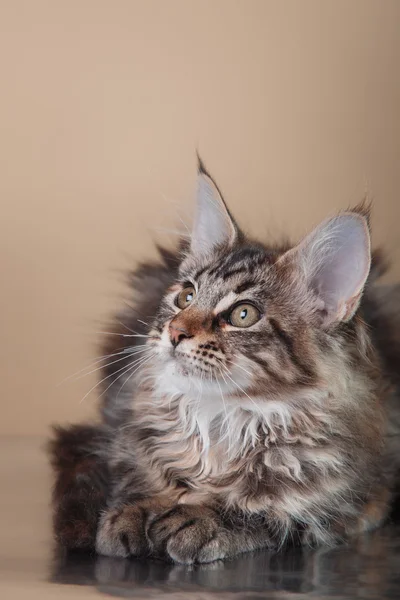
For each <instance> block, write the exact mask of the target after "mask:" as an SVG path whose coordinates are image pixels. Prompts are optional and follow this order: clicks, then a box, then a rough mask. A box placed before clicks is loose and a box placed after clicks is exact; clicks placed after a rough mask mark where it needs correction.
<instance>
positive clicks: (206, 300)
mask: <svg viewBox="0 0 400 600" xmlns="http://www.w3.org/2000/svg"><path fill="white" fill-rule="evenodd" d="M278 258H279V253H276V254H274V253H271V252H268V251H267V250H266V249H264V248H263V247H262V246H256V245H252V244H246V245H241V246H239V247H237V248H234V249H231V250H230V251H229V252H222V253H221V252H217V253H216V256H214V257H213V259H212V260H211V261H201V260H198V259H197V258H196V257H195V256H192V255H191V256H189V257H188V258H187V259H186V260H185V261H184V262H183V264H182V266H181V269H180V273H179V280H178V281H177V282H176V283H175V284H174V285H173V286H171V288H169V290H168V291H167V294H166V295H165V297H164V299H163V301H162V304H161V307H160V310H159V315H158V318H157V332H155V336H156V339H155V340H154V341H152V342H151V343H154V345H155V346H156V350H157V354H156V358H155V360H156V361H158V363H159V368H161V369H162V370H164V372H165V373H166V374H168V375H169V379H170V380H171V379H172V380H173V381H174V382H175V385H176V387H177V388H178V389H180V388H181V389H182V390H184V389H186V387H187V382H185V381H184V380H185V379H190V380H192V383H193V380H194V381H197V382H198V384H200V382H202V383H203V384H205V383H206V382H207V385H208V388H209V389H212V388H213V387H214V388H216V391H218V386H219V385H221V386H223V389H224V390H227V389H228V390H231V391H232V392H233V391H234V390H236V392H239V393H241V389H240V388H242V389H244V390H247V391H249V390H251V391H252V392H257V393H265V392H266V391H267V390H268V392H269V393H274V392H276V393H279V392H280V391H282V386H284V387H287V386H290V385H306V384H308V385H310V384H311V383H312V382H313V381H314V379H315V377H316V373H315V365H314V359H313V356H314V355H315V352H316V348H315V343H314V334H315V332H314V329H313V328H312V327H307V326H306V323H305V317H306V316H307V311H306V312H305V311H304V310H303V311H302V310H301V308H300V307H299V306H298V304H299V303H298V302H295V297H296V295H298V294H299V293H300V290H297V289H296V285H295V282H293V273H291V272H286V273H285V272H284V271H285V269H284V268H283V267H281V266H280V265H279V261H278V263H277V259H278ZM308 316H309V319H310V320H311V318H312V317H311V315H308ZM310 320H309V324H310V325H311V323H310Z"/></svg>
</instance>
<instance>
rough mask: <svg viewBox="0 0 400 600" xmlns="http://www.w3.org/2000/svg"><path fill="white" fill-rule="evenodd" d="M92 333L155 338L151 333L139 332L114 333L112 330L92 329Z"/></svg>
mask: <svg viewBox="0 0 400 600" xmlns="http://www.w3.org/2000/svg"><path fill="white" fill-rule="evenodd" d="M93 333H98V334H100V335H118V336H120V337H128V338H131V337H139V338H147V339H155V337H154V336H152V335H145V334H143V335H142V334H140V333H115V332H114V331H94V332H93Z"/></svg>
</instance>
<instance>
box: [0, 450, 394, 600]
mask: <svg viewBox="0 0 400 600" xmlns="http://www.w3.org/2000/svg"><path fill="white" fill-rule="evenodd" d="M42 447H43V443H42V442H41V441H39V440H37V439H28V438H2V439H0V486H1V488H0V531H1V538H0V539H1V545H0V598H1V600H13V599H14V598H15V599H19V598H29V599H31V598H37V599H40V600H46V599H47V598H49V599H58V598H71V599H72V598H73V599H74V600H81V599H85V598H92V597H94V596H95V595H97V596H98V597H102V596H103V597H104V596H108V597H124V598H136V599H141V598H142V599H145V598H146V599H147V598H160V597H161V596H167V597H170V598H177V599H178V600H179V599H186V598H187V599H189V600H190V599H191V600H206V599H217V598H221V599H222V600H224V599H232V600H233V599H236V600H241V599H243V600H256V599H258V598H266V599H268V598H276V599H278V598H279V599H281V600H286V599H290V600H297V599H306V598H324V599H326V598H336V599H348V598H376V599H385V598H399V597H400V526H399V525H395V524H389V525H387V526H386V527H385V528H383V529H382V530H380V531H378V532H375V533H374V534H371V535H369V536H366V537H364V538H362V539H359V540H357V541H356V542H354V543H353V544H352V545H350V546H346V547H341V548H335V549H332V550H318V551H316V550H309V549H307V550H303V551H302V550H291V551H287V552H285V553H281V554H277V555H275V554H272V553H268V552H259V553H256V554H247V555H244V556H241V557H239V558H237V559H235V560H232V561H229V562H225V563H223V562H219V563H214V564H211V565H206V566H202V567H200V566H199V567H193V568H187V567H183V566H174V565H168V564H165V563H162V562H155V561H146V562H140V561H133V560H132V561H129V560H117V559H108V558H104V557H95V556H82V555H81V556H65V555H63V553H62V552H60V551H57V549H55V548H54V547H53V544H52V538H51V530H50V519H49V516H50V511H49V506H48V504H49V489H50V473H49V469H48V466H47V463H46V457H45V454H44V452H43V450H42Z"/></svg>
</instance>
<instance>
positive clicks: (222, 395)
mask: <svg viewBox="0 0 400 600" xmlns="http://www.w3.org/2000/svg"><path fill="white" fill-rule="evenodd" d="M218 369H219V372H220V373H221V375H222V370H221V369H220V368H219V367H218ZM222 378H223V375H222ZM211 379H212V373H211ZM215 381H216V382H217V384H218V387H219V391H220V394H221V398H222V403H223V405H224V411H225V416H226V418H228V412H227V410H226V404H225V398H224V394H223V393H222V388H221V384H220V382H219V381H218V377H216V378H215Z"/></svg>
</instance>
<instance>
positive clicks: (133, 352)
mask: <svg viewBox="0 0 400 600" xmlns="http://www.w3.org/2000/svg"><path fill="white" fill-rule="evenodd" d="M146 350H148V346H146V348H142V349H140V350H130V351H129V352H122V353H121V354H125V356H121V358H117V359H116V360H113V361H111V362H109V363H106V364H105V365H100V367H97V368H96V369H92V370H91V371H89V372H88V373H83V374H82V375H80V376H79V377H77V378H76V379H75V381H78V379H82V378H83V377H86V375H90V374H91V373H95V372H96V371H99V370H100V369H106V368H107V367H110V366H111V365H114V364H115V363H117V362H121V360H126V359H127V358H128V357H129V356H134V355H136V354H141V353H143V352H146Z"/></svg>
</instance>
